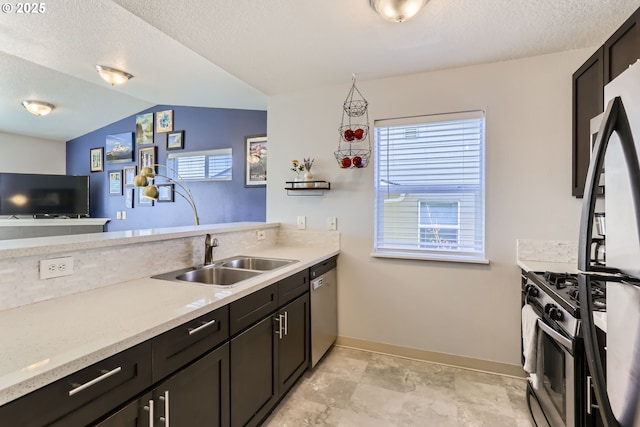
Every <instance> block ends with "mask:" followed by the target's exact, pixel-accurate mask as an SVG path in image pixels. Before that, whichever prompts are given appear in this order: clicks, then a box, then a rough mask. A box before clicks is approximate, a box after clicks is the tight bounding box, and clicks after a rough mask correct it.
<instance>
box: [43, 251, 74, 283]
mask: <svg viewBox="0 0 640 427" xmlns="http://www.w3.org/2000/svg"><path fill="white" fill-rule="evenodd" d="M72 274H73V257H71V256H69V257H64V258H54V259H43V260H40V279H52V278H54V277H62V276H70V275H72Z"/></svg>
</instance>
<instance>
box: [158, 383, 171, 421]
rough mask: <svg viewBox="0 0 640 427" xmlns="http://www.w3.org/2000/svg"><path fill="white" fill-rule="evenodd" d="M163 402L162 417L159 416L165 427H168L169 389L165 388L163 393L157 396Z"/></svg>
mask: <svg viewBox="0 0 640 427" xmlns="http://www.w3.org/2000/svg"><path fill="white" fill-rule="evenodd" d="M159 399H160V400H161V401H163V402H164V417H160V421H162V422H163V423H164V425H165V427H169V420H170V418H169V390H165V392H164V395H163V396H160V398H159Z"/></svg>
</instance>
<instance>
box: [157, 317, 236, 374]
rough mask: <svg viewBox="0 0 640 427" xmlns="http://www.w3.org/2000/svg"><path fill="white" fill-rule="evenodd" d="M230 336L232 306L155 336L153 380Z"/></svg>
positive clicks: (174, 369)
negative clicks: (230, 311)
mask: <svg viewBox="0 0 640 427" xmlns="http://www.w3.org/2000/svg"><path fill="white" fill-rule="evenodd" d="M227 338H229V306H226V305H225V306H224V307H221V308H219V309H217V310H214V311H212V312H211V313H207V314H205V315H204V316H200V317H198V318H197V319H194V320H192V321H190V322H187V323H185V324H183V325H180V326H178V327H176V328H173V329H171V330H170V331H167V332H165V333H164V334H162V335H160V336H158V337H156V338H154V339H153V381H154V382H156V381H158V380H160V379H162V378H164V377H166V376H167V375H169V374H171V373H173V372H175V371H176V370H178V369H180V368H182V367H183V366H184V365H186V364H187V363H189V362H191V361H192V360H194V359H196V358H197V357H199V356H201V355H203V354H205V353H206V352H208V351H209V350H211V349H213V348H214V347H216V346H217V345H218V344H221V343H222V342H224V341H225V340H226V339H227Z"/></svg>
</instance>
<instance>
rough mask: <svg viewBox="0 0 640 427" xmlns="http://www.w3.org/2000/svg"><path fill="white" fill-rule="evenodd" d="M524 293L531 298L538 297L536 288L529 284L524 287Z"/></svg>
mask: <svg viewBox="0 0 640 427" xmlns="http://www.w3.org/2000/svg"><path fill="white" fill-rule="evenodd" d="M524 293H525V294H526V295H527V296H530V297H533V298H536V297H537V296H538V295H539V292H538V288H536V287H535V286H533V285H531V284H529V285H527V286H525V287H524Z"/></svg>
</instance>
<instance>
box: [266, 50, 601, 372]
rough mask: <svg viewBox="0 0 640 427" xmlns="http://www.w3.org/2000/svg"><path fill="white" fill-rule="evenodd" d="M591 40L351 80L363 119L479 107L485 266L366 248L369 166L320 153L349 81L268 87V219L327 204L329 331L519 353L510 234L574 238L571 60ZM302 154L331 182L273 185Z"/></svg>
mask: <svg viewBox="0 0 640 427" xmlns="http://www.w3.org/2000/svg"><path fill="white" fill-rule="evenodd" d="M592 51H593V49H585V50H579V51H572V52H565V53H560V54H553V55H546V56H540V57H534V58H527V59H523V60H516V61H509V62H502V63H495V64H487V65H480V66H473V67H467V68H460V69H453V70H446V71H437V72H430V73H422V74H417V75H410V76H405V77H398V78H389V79H384V80H376V81H362V82H360V83H359V84H358V88H359V89H360V91H361V92H362V94H363V95H364V97H365V98H366V99H367V100H368V101H369V124H370V126H373V121H374V120H376V119H384V118H393V117H403V116H414V115H421V114H430V113H443V112H452V111H461V110H469V109H485V110H486V112H487V121H486V137H487V139H486V154H487V156H486V158H487V184H486V189H487V191H486V194H487V201H486V218H487V221H486V235H487V238H486V248H487V257H488V258H489V259H490V261H491V263H490V265H489V266H482V265H471V264H459V263H444V262H420V261H404V260H391V259H377V258H372V257H370V252H371V250H372V248H373V215H372V211H373V167H368V168H366V169H348V170H343V169H339V168H338V166H337V163H336V162H335V161H334V158H333V151H334V150H336V149H337V145H338V132H337V129H338V126H339V125H340V121H341V114H342V103H343V101H344V99H345V97H346V95H347V91H348V90H349V87H350V82H349V83H348V84H347V83H345V85H341V86H334V87H322V88H317V89H315V90H310V91H306V92H302V93H293V94H286V95H280V96H274V97H272V98H271V99H270V101H269V107H268V135H269V158H270V163H269V186H268V189H267V220H268V221H279V222H282V223H290V224H295V219H296V218H295V217H296V215H306V216H307V224H308V226H309V227H310V228H324V227H325V223H326V217H327V216H337V217H338V227H339V231H340V232H341V233H342V237H341V245H342V254H341V256H340V259H339V267H340V269H339V283H340V291H339V324H340V326H339V328H340V329H339V334H340V336H343V337H350V338H357V339H362V340H368V341H373V342H378V343H386V344H392V345H397V346H404V347H411V348H416V349H422V350H428V351H433V352H439V353H448V354H455V355H460V356H466V357H471V358H476V359H483V360H489V361H495V362H501V363H507V364H513V365H518V364H519V363H520V356H519V352H520V342H519V340H520V332H519V328H520V317H519V316H520V276H519V272H520V270H519V268H518V267H517V265H516V239H519V238H532V239H555V240H577V233H578V221H579V219H578V217H579V211H580V201H578V200H576V199H574V198H572V197H571V74H572V73H573V71H575V70H576V69H577V68H578V66H580V64H582V62H583V61H584V60H586V58H588V57H589V55H590V54H591V52H592ZM349 80H350V76H345V82H347V81H349ZM374 154H375V153H374ZM302 157H314V158H315V159H316V162H315V164H314V166H313V172H314V177H316V178H317V179H326V180H328V181H330V182H331V191H329V192H327V193H326V194H325V195H324V196H322V197H295V196H287V194H286V192H285V191H284V190H283V187H284V182H285V181H287V180H292V178H293V172H290V171H289V167H290V163H289V160H290V159H294V158H295V159H298V160H302Z"/></svg>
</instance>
